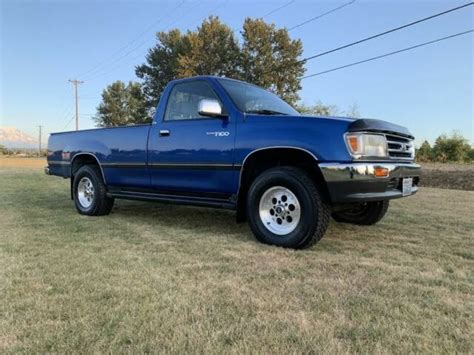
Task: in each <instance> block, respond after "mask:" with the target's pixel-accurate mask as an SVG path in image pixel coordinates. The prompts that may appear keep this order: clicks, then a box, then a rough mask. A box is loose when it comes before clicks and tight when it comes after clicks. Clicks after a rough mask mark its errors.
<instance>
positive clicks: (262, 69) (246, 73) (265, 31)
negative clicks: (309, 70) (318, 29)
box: [241, 18, 305, 104]
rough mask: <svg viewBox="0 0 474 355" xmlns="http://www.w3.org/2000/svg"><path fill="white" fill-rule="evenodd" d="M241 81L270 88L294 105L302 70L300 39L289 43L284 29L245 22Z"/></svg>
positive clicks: (253, 21)
mask: <svg viewBox="0 0 474 355" xmlns="http://www.w3.org/2000/svg"><path fill="white" fill-rule="evenodd" d="M242 37H243V40H244V41H243V46H242V56H241V62H242V78H243V80H245V81H248V82H251V83H254V84H256V85H259V86H262V87H264V88H266V89H270V90H271V91H273V92H274V93H275V94H277V95H279V96H280V97H282V98H283V99H284V100H285V101H287V102H288V103H289V104H296V102H297V100H298V99H299V97H298V94H297V92H298V91H299V90H300V89H301V84H300V81H301V77H302V76H303V74H304V72H305V69H304V66H303V65H304V63H303V62H301V61H300V60H299V57H300V56H301V54H302V53H303V44H302V42H301V41H300V40H292V39H290V36H289V35H288V31H287V30H286V29H277V28H276V27H275V25H274V24H267V23H265V22H264V21H263V20H262V19H251V18H247V19H245V22H244V26H243V32H242Z"/></svg>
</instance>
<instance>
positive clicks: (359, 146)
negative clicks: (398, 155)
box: [345, 133, 387, 159]
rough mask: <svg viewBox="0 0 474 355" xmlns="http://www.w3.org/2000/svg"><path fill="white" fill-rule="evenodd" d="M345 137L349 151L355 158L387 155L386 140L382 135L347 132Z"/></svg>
mask: <svg viewBox="0 0 474 355" xmlns="http://www.w3.org/2000/svg"><path fill="white" fill-rule="evenodd" d="M345 138H346V144H347V148H348V149H349V152H350V153H351V155H352V156H353V157H354V158H356V159H359V158H362V157H386V156H387V140H386V138H385V136H384V135H381V134H369V133H349V134H346V136H345Z"/></svg>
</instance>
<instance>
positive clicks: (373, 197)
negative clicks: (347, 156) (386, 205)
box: [319, 162, 421, 203]
mask: <svg viewBox="0 0 474 355" xmlns="http://www.w3.org/2000/svg"><path fill="white" fill-rule="evenodd" d="M319 168H320V169H321V172H322V174H323V177H324V180H325V181H326V184H327V187H328V190H329V194H330V197H331V200H332V202H333V203H347V202H368V201H381V200H389V199H394V198H400V197H405V196H404V195H403V193H402V181H403V178H413V186H412V193H411V194H412V195H413V194H415V193H416V192H417V191H418V183H419V180H420V172H421V167H420V166H419V165H418V164H414V163H382V162H381V163H320V164H319ZM375 168H386V169H388V172H389V173H388V176H387V177H377V176H375V173H374V170H375Z"/></svg>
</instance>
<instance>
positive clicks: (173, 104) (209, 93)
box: [165, 81, 219, 121]
mask: <svg viewBox="0 0 474 355" xmlns="http://www.w3.org/2000/svg"><path fill="white" fill-rule="evenodd" d="M202 99H214V100H219V99H218V97H217V96H216V94H215V93H214V91H213V90H212V89H211V87H210V86H209V85H208V84H207V83H206V82H204V81H192V82H189V83H182V84H176V85H175V86H174V87H173V89H172V90H171V94H170V96H169V98H168V105H167V106H166V113H165V121H176V120H189V119H196V118H209V117H206V116H201V115H200V114H199V113H198V105H199V101H200V100H202Z"/></svg>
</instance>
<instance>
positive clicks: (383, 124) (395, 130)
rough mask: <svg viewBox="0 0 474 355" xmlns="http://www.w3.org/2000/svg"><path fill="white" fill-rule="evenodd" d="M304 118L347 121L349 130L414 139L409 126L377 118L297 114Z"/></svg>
mask: <svg viewBox="0 0 474 355" xmlns="http://www.w3.org/2000/svg"><path fill="white" fill-rule="evenodd" d="M295 117H303V118H304V119H308V118H311V119H324V120H329V121H337V122H338V123H342V122H345V123H346V124H347V132H381V133H388V134H396V135H400V136H403V137H407V138H410V139H414V137H413V135H412V134H411V132H410V131H409V130H408V128H406V127H403V126H400V125H397V124H394V123H391V122H387V121H383V120H376V119H369V118H351V117H332V116H295Z"/></svg>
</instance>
